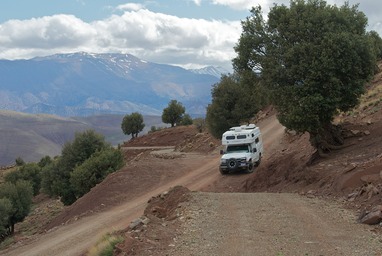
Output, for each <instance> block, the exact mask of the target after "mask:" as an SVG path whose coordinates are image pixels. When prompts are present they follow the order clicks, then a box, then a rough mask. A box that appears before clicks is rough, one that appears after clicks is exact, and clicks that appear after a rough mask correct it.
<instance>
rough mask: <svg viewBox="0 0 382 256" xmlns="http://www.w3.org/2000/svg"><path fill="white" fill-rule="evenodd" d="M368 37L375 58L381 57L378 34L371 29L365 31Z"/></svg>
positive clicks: (381, 44) (381, 50) (381, 40)
mask: <svg viewBox="0 0 382 256" xmlns="http://www.w3.org/2000/svg"><path fill="white" fill-rule="evenodd" d="M367 35H368V36H369V39H370V43H371V45H372V46H373V50H374V55H375V57H376V59H377V60H381V59H382V38H381V37H380V36H379V34H378V33H377V32H376V31H374V30H372V31H370V32H368V33H367Z"/></svg>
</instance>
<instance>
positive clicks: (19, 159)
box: [15, 157, 25, 166]
mask: <svg viewBox="0 0 382 256" xmlns="http://www.w3.org/2000/svg"><path fill="white" fill-rule="evenodd" d="M15 163H16V166H22V165H24V164H25V161H24V160H23V159H22V158H21V157H18V158H16V159H15Z"/></svg>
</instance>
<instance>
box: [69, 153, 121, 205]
mask: <svg viewBox="0 0 382 256" xmlns="http://www.w3.org/2000/svg"><path fill="white" fill-rule="evenodd" d="M123 164H124V161H123V154H122V151H120V150H118V149H114V148H108V149H104V150H102V151H98V152H96V153H94V154H93V155H92V156H91V157H90V158H88V159H87V160H86V161H85V162H84V163H83V164H81V165H79V166H77V167H76V168H75V169H74V170H73V172H72V173H71V174H70V182H71V184H72V187H73V188H74V191H75V195H76V197H77V198H79V197H81V196H83V195H84V194H86V193H87V192H89V191H90V189H91V188H92V187H94V186H95V185H97V184H98V183H100V182H101V181H103V180H104V179H105V178H106V176H107V175H108V174H110V173H112V172H115V171H117V170H119V169H120V168H121V167H122V166H123Z"/></svg>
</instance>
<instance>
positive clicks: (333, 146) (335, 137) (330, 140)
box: [309, 123, 344, 157]
mask: <svg viewBox="0 0 382 256" xmlns="http://www.w3.org/2000/svg"><path fill="white" fill-rule="evenodd" d="M309 141H310V143H311V145H312V146H313V147H315V148H316V149H317V153H318V154H319V155H320V156H321V157H327V156H328V154H329V153H330V152H331V151H332V150H337V149H341V148H343V147H344V146H343V144H344V139H343V136H342V128H341V126H339V125H333V124H331V123H330V124H328V125H325V126H324V128H322V129H320V130H319V131H318V132H315V133H314V132H311V133H310V139H309Z"/></svg>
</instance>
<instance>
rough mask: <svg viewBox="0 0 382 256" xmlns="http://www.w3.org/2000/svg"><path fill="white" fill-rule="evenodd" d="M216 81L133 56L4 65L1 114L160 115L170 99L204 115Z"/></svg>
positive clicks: (0, 69) (0, 65)
mask: <svg viewBox="0 0 382 256" xmlns="http://www.w3.org/2000/svg"><path fill="white" fill-rule="evenodd" d="M218 80H219V78H218V77H217V76H214V75H211V74H206V73H202V72H200V73H197V72H195V71H190V70H186V69H183V68H180V67H176V66H170V65H164V64H156V63H151V62H147V61H143V60H140V59H138V58H136V57H134V56H132V55H129V54H90V53H84V52H80V53H73V54H56V55H52V56H48V57H38V58H33V59H30V60H13V61H10V60H0V86H1V87H0V109H9V110H14V111H19V112H27V113H49V114H57V115H62V116H79V115H81V116H84V115H94V114H126V113H131V112H134V111H138V112H141V113H142V114H149V115H160V114H161V113H162V110H163V108H164V107H166V106H167V104H168V102H169V101H170V100H171V99H176V100H179V101H181V102H182V103H183V104H184V105H185V106H186V109H187V112H188V113H190V114H204V113H205V107H206V106H207V105H208V104H209V103H210V101H211V95H210V94H211V87H212V85H213V84H215V83H216V82H218Z"/></svg>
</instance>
